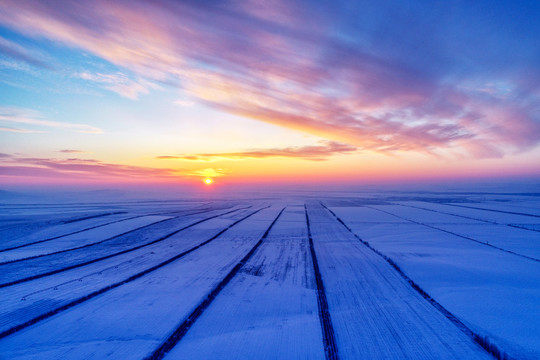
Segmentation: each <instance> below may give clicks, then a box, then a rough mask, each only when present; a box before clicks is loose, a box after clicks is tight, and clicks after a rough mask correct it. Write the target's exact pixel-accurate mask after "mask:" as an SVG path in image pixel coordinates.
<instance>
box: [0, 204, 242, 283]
mask: <svg viewBox="0 0 540 360" xmlns="http://www.w3.org/2000/svg"><path fill="white" fill-rule="evenodd" d="M250 207H251V206H247V207H244V208H238V209H234V210H231V211H228V212H225V213H221V214H217V215H213V216H210V217H207V218H205V219H202V220H198V221H195V222H193V223H191V224H189V225H186V226H184V227H182V228H180V229H178V230H175V231H173V232H172V233H170V234H167V235H165V236H162V237H160V238H159V239H157V240H153V241H151V242H148V243H146V244H142V245H139V246H135V247H133V248H129V249H126V250H122V251H119V252H116V253H113V254H108V255H105V256H102V257H99V258H95V259H92V260H88V261H85V262H82V263H78V264H74V265H70V266H66V267H64V268H61V269H56V270H52V271H48V272H45V273H41V274H37V275H32V276H28V277H26V278H22V279H18V280H14V281H10V282H7V283H3V284H0V289H1V288H5V287H8V286H12V285H16V284H20V283H23V282H27V281H30V280H35V279H40V278H43V277H45V276H50V275H54V274H58V273H61V272H64V271H68V270H71V269H76V268H78V267H81V266H85V265H89V264H93V263H96V262H98V261H102V260H106V259H110V258H112V257H115V256H118V255H122V254H126V253H129V252H132V251H135V250H138V249H141V248H144V247H146V246H149V245H153V244H155V243H158V242H161V241H163V240H166V239H168V238H169V237H171V236H173V235H175V234H177V233H179V232H181V231H183V230H186V229H189V228H191V227H193V226H195V225H198V224H200V223H202V222H205V221H208V220H212V219H214V218H217V217H220V216H223V215H227V214H230V213H233V212H235V211H239V210H245V209H248V208H250ZM168 220H172V219H166V220H162V221H168ZM155 224H156V223H153V224H150V225H155ZM148 226H149V225H148ZM94 245H95V244H94Z"/></svg>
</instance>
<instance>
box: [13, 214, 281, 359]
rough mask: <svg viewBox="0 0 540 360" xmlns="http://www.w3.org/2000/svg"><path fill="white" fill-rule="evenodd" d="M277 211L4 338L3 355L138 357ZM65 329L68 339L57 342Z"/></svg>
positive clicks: (231, 263) (213, 282)
mask: <svg viewBox="0 0 540 360" xmlns="http://www.w3.org/2000/svg"><path fill="white" fill-rule="evenodd" d="M278 210H279V209H275V208H271V209H266V210H262V211H261V216H259V217H257V214H255V215H253V217H252V218H248V219H246V220H244V221H243V222H240V223H238V224H237V225H236V226H234V227H231V228H230V229H229V230H227V231H226V232H225V233H223V234H222V235H221V236H219V237H218V238H216V239H215V240H214V241H212V242H210V243H208V244H207V245H205V246H203V247H201V248H199V249H197V250H196V251H194V252H193V253H190V254H188V255H186V256H185V257H183V258H181V259H179V260H177V261H174V262H171V263H170V264H168V265H166V266H164V267H162V268H160V269H157V270H155V271H153V272H151V273H149V274H147V275H145V276H143V277H141V278H138V279H137V280H134V281H132V282H129V283H127V284H125V285H122V286H120V287H117V288H115V289H113V290H111V291H110V292H107V293H106V294H103V295H101V296H98V297H96V298H95V299H92V301H89V302H86V303H84V304H81V305H79V306H76V307H74V308H72V309H69V310H67V311H65V312H63V313H62V314H60V315H58V316H55V317H52V318H50V319H48V320H46V321H43V322H41V323H38V324H36V325H34V326H32V327H30V328H28V329H25V330H23V331H21V332H19V333H17V334H14V335H12V336H9V337H7V338H5V339H4V340H2V342H3V344H2V345H3V346H4V348H5V349H8V350H7V351H6V352H5V354H6V356H8V357H9V358H10V359H17V358H24V359H58V358H70V359H72V358H83V357H87V356H89V357H94V358H108V359H115V358H117V359H125V356H126V354H129V356H130V357H132V358H143V357H144V356H145V355H147V354H148V353H149V352H151V351H152V350H153V349H154V348H155V347H156V346H158V345H159V344H160V342H161V341H162V339H164V338H165V337H166V336H167V334H168V332H169V331H171V329H172V328H174V326H175V325H176V324H178V323H179V322H181V321H182V320H183V318H184V317H185V316H187V314H189V313H190V312H191V311H192V310H193V309H194V308H195V307H196V306H197V305H198V303H200V302H201V301H202V299H203V298H204V296H205V295H206V294H207V293H208V292H209V291H210V290H211V289H212V288H213V287H214V286H215V285H216V284H217V283H218V282H219V281H220V280H221V278H222V277H223V276H224V275H225V274H226V273H227V272H228V271H229V270H230V269H231V268H232V267H234V265H235V264H236V263H237V262H238V261H239V260H240V259H241V258H242V257H243V255H245V253H247V252H248V251H249V250H250V249H251V248H252V247H253V246H254V245H255V243H256V242H257V241H258V240H259V238H260V236H262V234H263V233H264V231H265V230H266V229H267V227H268V225H269V224H270V222H271V221H268V220H266V219H265V217H266V213H268V212H273V213H274V214H275V215H277V212H278ZM66 324H67V326H68V328H67V329H66ZM70 324H77V326H76V327H73V326H69V325H70ZM66 331H67V332H69V341H67V342H63V341H62V340H58V339H62V338H64V336H63V335H62V334H65V333H66ZM29 343H31V344H32V347H28V344H29ZM51 344H55V345H54V346H51Z"/></svg>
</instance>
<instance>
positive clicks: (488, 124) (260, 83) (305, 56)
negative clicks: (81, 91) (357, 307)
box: [0, 0, 540, 157]
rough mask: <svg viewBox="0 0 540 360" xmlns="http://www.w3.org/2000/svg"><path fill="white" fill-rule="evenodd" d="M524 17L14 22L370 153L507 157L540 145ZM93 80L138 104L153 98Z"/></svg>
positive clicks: (188, 9) (395, 13)
mask: <svg viewBox="0 0 540 360" xmlns="http://www.w3.org/2000/svg"><path fill="white" fill-rule="evenodd" d="M447 6H448V7H447ZM512 6H514V5H512V4H511V2H509V3H508V4H506V5H504V6H503V5H501V7H500V9H499V8H497V9H491V8H490V9H489V11H486V9H484V8H482V5H478V7H470V6H467V5H465V4H463V5H461V4H452V5H450V4H448V5H446V3H433V4H430V5H429V6H424V5H421V4H418V5H417V4H407V5H404V4H403V3H402V2H399V1H396V2H395V3H394V4H392V5H389V6H380V4H378V2H365V3H362V5H361V6H360V5H357V4H355V3H354V2H346V3H342V4H341V3H340V4H334V3H332V4H331V5H330V4H326V3H324V2H322V3H319V2H317V3H309V4H307V3H302V2H294V1H290V2H289V1H288V2H282V1H272V2H265V3H264V4H262V5H261V3H260V2H256V1H246V2H226V3H221V2H217V3H216V2H174V1H160V2H145V1H130V2H114V3H111V2H109V1H104V0H96V1H93V2H91V3H88V2H73V1H60V0H59V1H55V2H32V1H28V2H27V1H15V0H12V1H10V0H5V1H3V2H2V3H1V4H0V23H2V24H3V25H4V26H7V27H9V28H11V29H15V30H16V31H19V32H21V33H24V34H26V35H28V36H33V37H36V38H47V39H52V40H54V41H57V42H60V43H62V44H65V45H67V46H70V47H76V48H79V49H83V50H84V51H88V52H90V53H92V54H94V55H96V56H99V57H101V58H103V59H105V60H107V61H109V62H111V63H113V64H116V65H117V66H120V67H123V68H125V69H126V70H127V71H131V72H134V73H135V74H137V76H139V77H140V78H141V79H148V80H147V81H149V82H150V83H153V82H163V83H170V84H180V86H181V87H182V88H183V92H184V93H186V94H188V95H189V96H190V97H192V98H193V99H196V100H197V102H202V103H205V104H206V105H208V106H212V107H214V108H216V109H219V110H221V111H225V112H230V113H233V114H238V115H242V116H246V117H250V118H253V119H257V120H260V121H264V122H268V123H271V124H275V125H279V126H283V127H286V128H289V129H294V130H298V131H302V132H306V133H310V134H315V135H317V136H321V137H323V138H325V139H328V140H330V141H334V142H343V143H347V144H350V145H351V146H355V147H358V148H359V149H361V150H370V151H376V152H383V153H393V152H399V151H416V152H424V153H431V154H441V153H454V154H456V155H460V156H475V157H498V156H504V155H505V154H509V153H515V152H520V151H526V150H529V149H532V148H534V147H536V146H538V144H539V142H540V118H539V115H538V114H539V113H538V108H540V97H539V96H538V94H540V86H539V85H538V84H539V83H540V81H538V80H539V79H540V71H539V70H538V68H537V66H536V64H537V59H538V45H537V43H536V42H535V39H537V38H538V36H539V34H540V28H539V25H537V24H535V23H530V22H522V21H515V22H513V23H512V24H513V26H512V27H508V26H506V25H507V21H509V20H508V16H507V11H511V12H515V11H520V9H517V8H511V7H512ZM507 8H508V9H507ZM60 9H61V10H60ZM531 10H534V9H528V10H527V11H528V16H527V18H534V16H533V14H532V13H531ZM486 13H489V14H491V15H490V18H489V21H478V19H484V20H485V19H486V18H485V15H484V14H486ZM390 18H391V19H393V20H392V21H391V22H388V20H387V19H390ZM419 44H421V46H419ZM80 76H81V77H83V78H87V80H88V81H94V82H97V83H101V84H103V85H104V86H105V87H108V88H109V89H111V90H112V91H116V92H117V93H119V94H122V95H123V96H126V97H129V98H137V96H139V95H140V94H144V93H146V92H147V91H149V90H150V89H151V87H149V86H147V84H146V83H144V82H142V81H134V80H126V79H124V78H122V76H121V75H119V74H99V73H96V74H89V73H83V74H80ZM501 84H504V85H503V86H502V85H501ZM501 86H502V87H501ZM180 105H181V104H180Z"/></svg>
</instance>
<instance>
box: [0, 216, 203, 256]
mask: <svg viewBox="0 0 540 360" xmlns="http://www.w3.org/2000/svg"><path fill="white" fill-rule="evenodd" d="M207 211H209V210H208V209H203V210H201V211H198V212H195V213H191V214H184V216H188V215H196V214H200V213H204V212H207ZM120 213H121V212H119V213H111V214H109V215H113V214H120ZM169 213H171V212H161V213H155V214H145V215H137V216H132V217H129V218H125V219H120V220H115V221H111V222H109V223H106V224H100V225H95V226H91V227H89V228H86V229H82V230H77V231H74V232H71V233H68V234H64V235H59V236H55V237H52V238H48V239H44V240H37V241H33V242H30V243H27V244H22V245H17V246H13V247H9V248H5V249H0V252H5V251H9V250H15V249H20V248H23V247H27V246H30V245H35V244H41V243H44V242H47V241H51V240H56V239H60V238H63V237H66V236H70V235H75V234H79V233H82V232H85V231H88V230H93V229H97V228H100V227H103V226H107V225H112V224H117V223H119V222H122V221H127V220H132V219H137V218H140V217H144V216H150V215H165V214H169ZM64 223H65V222H64ZM135 230H137V229H135ZM0 265H1V264H0Z"/></svg>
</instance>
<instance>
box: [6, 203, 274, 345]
mask: <svg viewBox="0 0 540 360" xmlns="http://www.w3.org/2000/svg"><path fill="white" fill-rule="evenodd" d="M269 207H270V206H266V207H264V208H260V209H258V210H256V211H253V212H251V213H250V214H248V215H246V216H244V217H243V218H241V219H239V220H237V221H235V222H234V223H232V224H231V225H229V226H227V227H226V228H225V229H223V230H221V231H220V232H218V233H217V234H216V235H214V236H212V237H211V238H209V239H208V240H205V241H203V242H201V243H200V244H199V245H196V246H194V247H192V248H191V249H188V250H186V251H183V252H181V253H180V254H177V255H175V256H173V257H171V258H169V259H167V260H165V261H163V262H161V263H159V264H157V265H154V266H152V267H150V268H148V269H146V270H143V271H141V272H139V273H137V274H134V275H131V276H130V277H128V278H127V279H125V280H122V281H119V282H116V283H114V284H111V285H108V286H105V287H104V288H101V289H100V290H96V291H94V292H92V293H90V294H88V295H85V296H82V297H80V298H78V299H76V300H73V301H71V302H69V303H67V304H64V305H62V306H60V307H58V308H56V309H53V310H50V311H48V312H46V313H44V314H41V315H39V316H37V317H35V318H33V319H31V320H28V321H26V322H24V323H22V324H19V325H16V326H13V327H11V328H9V329H7V330H5V331H3V332H1V333H0V339H3V338H5V337H7V336H10V335H12V334H15V333H16V332H18V331H21V330H23V329H25V328H27V327H29V326H32V325H34V324H36V323H38V322H40V321H43V320H45V319H48V318H50V317H52V316H54V315H56V314H58V313H61V312H63V311H65V310H68V309H70V308H72V307H74V306H76V305H79V304H82V303H84V302H86V301H88V300H90V299H93V298H95V297H96V296H98V295H101V294H104V293H106V292H108V291H110V290H112V289H115V288H117V287H119V286H122V285H125V284H128V283H130V282H132V281H134V280H137V279H139V278H141V277H143V276H145V275H147V274H150V273H151V272H154V271H156V270H158V269H160V268H162V267H164V266H166V265H168V264H170V263H172V262H173V261H176V260H178V259H180V258H182V257H184V256H186V255H187V254H189V253H191V252H193V251H195V250H197V249H199V248H201V247H203V246H204V245H206V244H208V243H210V242H211V241H212V240H215V239H216V238H218V237H219V236H220V235H222V234H223V233H224V232H226V231H227V230H229V229H230V228H231V227H233V226H235V225H237V224H238V223H240V222H242V221H244V220H245V219H247V218H249V217H251V216H253V215H255V214H257V213H258V212H260V211H262V210H264V209H267V208H269ZM282 212H283V210H282ZM280 214H281V213H280ZM222 215H224V214H222ZM216 216H219V215H216ZM276 219H277V218H276ZM200 222H202V221H200ZM200 222H199V223H200ZM274 222H275V220H274ZM273 224H274V223H272V225H273ZM193 225H195V224H192V225H191V226H193ZM272 225H271V226H272ZM269 230H270V229H268V230H267V232H266V233H265V235H263V237H266V235H268V232H269ZM180 231H181V230H178V231H176V232H174V233H172V234H170V235H169V236H172V235H174V234H176V233H177V232H180ZM218 292H219V291H218ZM216 295H217V294H216Z"/></svg>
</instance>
